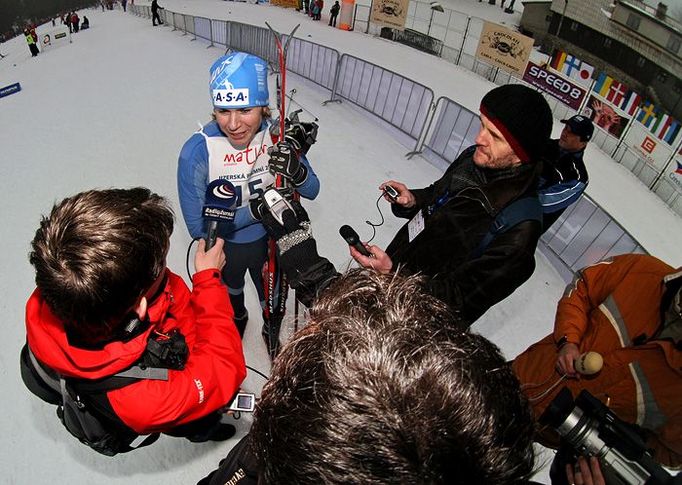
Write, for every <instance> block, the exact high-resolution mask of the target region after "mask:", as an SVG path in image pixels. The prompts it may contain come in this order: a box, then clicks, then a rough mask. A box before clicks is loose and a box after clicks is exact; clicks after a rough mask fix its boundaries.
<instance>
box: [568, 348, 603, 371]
mask: <svg viewBox="0 0 682 485" xmlns="http://www.w3.org/2000/svg"><path fill="white" fill-rule="evenodd" d="M603 366H604V358H603V357H602V356H601V354H600V353H598V352H585V353H584V354H580V357H578V358H577V359H575V360H574V361H573V367H574V368H575V370H576V372H579V373H580V374H582V375H584V376H591V375H593V374H596V373H597V372H599V371H600V370H601V368H602V367H603Z"/></svg>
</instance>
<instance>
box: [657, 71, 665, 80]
mask: <svg viewBox="0 0 682 485" xmlns="http://www.w3.org/2000/svg"><path fill="white" fill-rule="evenodd" d="M656 80H657V81H658V82H661V83H664V82H666V81H667V80H668V73H667V72H665V71H658V75H657V76H656Z"/></svg>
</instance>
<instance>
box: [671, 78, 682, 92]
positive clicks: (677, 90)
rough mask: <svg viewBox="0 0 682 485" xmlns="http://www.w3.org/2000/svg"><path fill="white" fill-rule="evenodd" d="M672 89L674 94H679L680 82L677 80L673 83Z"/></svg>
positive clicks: (681, 87)
mask: <svg viewBox="0 0 682 485" xmlns="http://www.w3.org/2000/svg"><path fill="white" fill-rule="evenodd" d="M673 91H675V93H676V94H681V93H682V83H680V82H679V81H678V82H676V83H675V85H674V86H673Z"/></svg>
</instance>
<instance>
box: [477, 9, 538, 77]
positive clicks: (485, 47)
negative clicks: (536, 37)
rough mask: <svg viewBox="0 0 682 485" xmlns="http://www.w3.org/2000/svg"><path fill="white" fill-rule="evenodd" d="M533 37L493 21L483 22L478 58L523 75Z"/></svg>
mask: <svg viewBox="0 0 682 485" xmlns="http://www.w3.org/2000/svg"><path fill="white" fill-rule="evenodd" d="M532 48H533V39H532V38H531V37H527V36H525V35H523V34H519V33H518V32H515V31H513V30H510V29H508V28H506V27H502V26H501V25H497V24H494V23H492V22H483V30H482V31H481V39H480V40H479V42H478V48H477V49H476V58H477V59H481V60H482V61H485V62H487V63H489V64H492V65H494V66H497V67H499V68H501V69H504V70H505V71H507V72H511V73H513V74H517V75H518V76H519V77H521V76H523V73H524V71H525V70H526V64H527V63H528V58H529V57H530V51H531V49H532Z"/></svg>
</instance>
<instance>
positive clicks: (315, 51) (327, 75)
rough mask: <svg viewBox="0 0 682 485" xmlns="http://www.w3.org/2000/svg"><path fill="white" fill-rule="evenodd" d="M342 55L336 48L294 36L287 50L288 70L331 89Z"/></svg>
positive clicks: (285, 37)
mask: <svg viewBox="0 0 682 485" xmlns="http://www.w3.org/2000/svg"><path fill="white" fill-rule="evenodd" d="M288 37H289V36H284V39H288ZM284 42H286V40H284ZM340 57H341V55H340V54H339V51H337V50H336V49H331V48H329V47H325V46H322V45H319V44H315V43H313V42H310V41H307V40H303V39H297V38H296V37H294V38H293V39H292V40H291V42H290V43H289V47H288V51H287V70H290V71H291V72H295V73H296V74H298V75H299V76H301V77H304V78H306V79H309V80H311V81H312V82H314V83H315V84H319V85H320V86H322V87H323V88H326V89H328V90H330V91H331V90H332V89H334V80H335V76H336V66H337V65H338V62H339V58H340Z"/></svg>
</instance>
